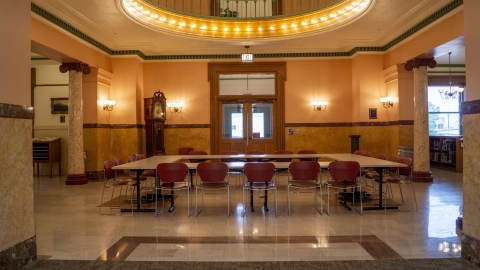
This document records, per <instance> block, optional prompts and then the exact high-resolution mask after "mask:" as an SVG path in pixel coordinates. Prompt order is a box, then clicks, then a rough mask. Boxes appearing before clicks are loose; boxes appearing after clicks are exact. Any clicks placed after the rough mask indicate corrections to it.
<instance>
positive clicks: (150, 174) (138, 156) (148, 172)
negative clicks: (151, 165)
mask: <svg viewBox="0 0 480 270" xmlns="http://www.w3.org/2000/svg"><path fill="white" fill-rule="evenodd" d="M135 158H136V159H137V160H141V159H146V158H147V157H146V156H145V154H135ZM142 176H145V177H156V176H157V174H156V172H155V170H145V171H143V172H142Z"/></svg>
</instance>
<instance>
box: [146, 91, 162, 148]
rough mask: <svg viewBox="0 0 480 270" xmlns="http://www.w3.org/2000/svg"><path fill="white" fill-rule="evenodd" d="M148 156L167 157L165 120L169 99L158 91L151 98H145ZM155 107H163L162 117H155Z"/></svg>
mask: <svg viewBox="0 0 480 270" xmlns="http://www.w3.org/2000/svg"><path fill="white" fill-rule="evenodd" d="M143 100H144V119H145V135H146V140H145V142H146V148H147V149H146V156H147V157H151V156H157V155H165V128H164V126H165V120H167V115H166V113H167V99H166V98H165V95H164V94H163V93H162V92H160V91H158V92H155V93H154V94H153V97H151V98H144V99H143ZM155 106H161V111H162V112H163V115H162V116H155Z"/></svg>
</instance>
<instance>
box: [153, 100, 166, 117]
mask: <svg viewBox="0 0 480 270" xmlns="http://www.w3.org/2000/svg"><path fill="white" fill-rule="evenodd" d="M153 118H165V112H164V111H163V106H162V104H161V103H160V102H157V103H155V105H153Z"/></svg>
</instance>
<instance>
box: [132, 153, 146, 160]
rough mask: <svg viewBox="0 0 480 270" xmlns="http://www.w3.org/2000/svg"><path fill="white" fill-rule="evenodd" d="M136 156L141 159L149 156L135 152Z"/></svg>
mask: <svg viewBox="0 0 480 270" xmlns="http://www.w3.org/2000/svg"><path fill="white" fill-rule="evenodd" d="M135 158H137V160H140V159H145V158H147V156H145V154H135Z"/></svg>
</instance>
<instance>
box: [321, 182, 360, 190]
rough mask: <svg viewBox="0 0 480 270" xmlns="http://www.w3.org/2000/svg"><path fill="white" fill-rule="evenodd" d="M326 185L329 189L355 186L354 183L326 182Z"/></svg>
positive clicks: (355, 183)
mask: <svg viewBox="0 0 480 270" xmlns="http://www.w3.org/2000/svg"><path fill="white" fill-rule="evenodd" d="M326 183H327V185H328V186H330V187H337V188H343V187H354V186H356V185H357V182H356V181H327V182H326Z"/></svg>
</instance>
